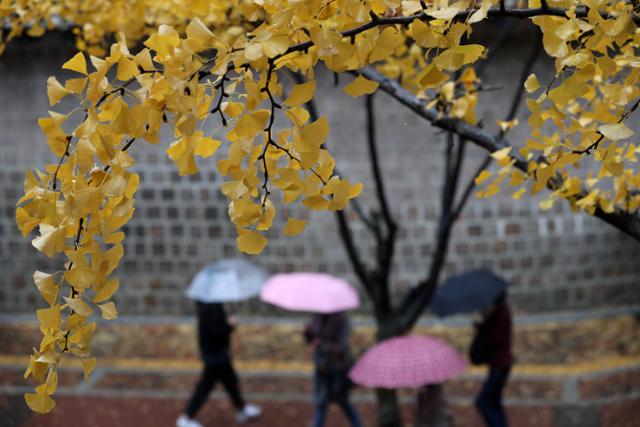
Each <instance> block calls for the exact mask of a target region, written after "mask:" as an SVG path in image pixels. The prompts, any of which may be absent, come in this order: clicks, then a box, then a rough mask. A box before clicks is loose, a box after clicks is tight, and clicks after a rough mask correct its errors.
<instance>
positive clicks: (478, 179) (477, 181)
mask: <svg viewBox="0 0 640 427" xmlns="http://www.w3.org/2000/svg"><path fill="white" fill-rule="evenodd" d="M490 176H491V172H489V171H488V170H483V171H482V172H480V173H479V174H478V176H476V179H475V180H474V182H475V184H476V185H480V184H482V183H483V182H485V181H486V180H487V179H489V177H490Z"/></svg>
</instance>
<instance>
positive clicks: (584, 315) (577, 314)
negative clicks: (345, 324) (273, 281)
mask: <svg viewBox="0 0 640 427" xmlns="http://www.w3.org/2000/svg"><path fill="white" fill-rule="evenodd" d="M625 315H632V316H640V304H634V305H628V306H622V307H603V308H598V309H588V310H572V311H553V312H545V313H527V314H518V313H515V315H514V323H515V324H516V325H535V324H545V323H556V324H557V323H571V322H577V321H581V320H589V319H603V318H611V317H618V316H625ZM237 317H238V321H239V323H240V324H246V325H267V324H274V325H289V324H290V325H298V324H300V321H301V320H302V319H306V318H307V317H308V315H307V314H299V315H297V316H295V315H291V314H290V313H286V314H284V315H283V316H278V317H276V316H250V315H238V316H237ZM91 320H92V321H95V322H97V323H105V324H125V325H176V326H180V325H189V324H194V323H195V318H194V317H192V316H158V315H149V316H134V315H125V316H119V317H118V318H117V319H115V320H109V321H105V320H103V319H101V318H99V317H96V318H95V319H91ZM474 320H475V317H474V316H469V315H465V316H452V317H449V318H444V319H438V318H435V317H431V316H429V317H426V316H425V317H424V318H422V319H420V321H419V322H418V324H417V326H444V327H467V326H470V325H472V324H473V322H474ZM35 322H36V316H35V312H34V313H18V314H13V313H10V314H7V313H3V314H0V324H3V323H4V324H24V323H35ZM352 323H353V325H354V326H359V327H360V326H364V327H367V326H373V325H374V320H373V318H371V317H369V316H362V315H354V316H352Z"/></svg>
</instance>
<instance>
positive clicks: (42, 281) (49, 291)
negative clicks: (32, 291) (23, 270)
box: [33, 271, 58, 305]
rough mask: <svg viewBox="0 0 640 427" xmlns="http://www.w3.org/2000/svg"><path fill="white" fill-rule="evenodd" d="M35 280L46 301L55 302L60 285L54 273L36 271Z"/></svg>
mask: <svg viewBox="0 0 640 427" xmlns="http://www.w3.org/2000/svg"><path fill="white" fill-rule="evenodd" d="M33 281H34V282H35V284H36V287H37V288H38V290H39V291H40V294H41V295H42V297H43V298H44V299H45V301H47V302H48V303H49V305H53V304H55V300H56V297H57V296H58V285H57V284H56V282H55V280H54V276H53V274H48V273H43V272H42V271H36V272H35V273H33Z"/></svg>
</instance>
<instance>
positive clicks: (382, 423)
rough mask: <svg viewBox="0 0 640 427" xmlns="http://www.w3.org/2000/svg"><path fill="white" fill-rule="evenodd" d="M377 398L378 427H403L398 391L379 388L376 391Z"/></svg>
mask: <svg viewBox="0 0 640 427" xmlns="http://www.w3.org/2000/svg"><path fill="white" fill-rule="evenodd" d="M376 397H377V398H378V427H402V417H401V416H400V405H399V404H398V395H397V393H396V391H395V390H388V389H382V388H379V389H377V390H376Z"/></svg>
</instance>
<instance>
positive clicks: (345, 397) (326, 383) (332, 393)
mask: <svg viewBox="0 0 640 427" xmlns="http://www.w3.org/2000/svg"><path fill="white" fill-rule="evenodd" d="M313 394H314V396H313V397H314V400H315V413H314V415H313V427H322V426H323V425H324V422H325V419H326V417H327V407H328V406H329V403H330V402H335V403H337V404H338V406H340V408H341V409H342V411H343V412H344V414H345V415H346V417H347V419H348V420H349V422H350V423H351V425H352V426H353V427H362V421H360V417H359V416H358V413H357V412H356V409H355V408H354V407H353V405H352V404H351V402H349V383H348V379H347V377H346V372H335V371H329V372H320V371H318V370H316V375H315V381H314V393H313Z"/></svg>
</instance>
